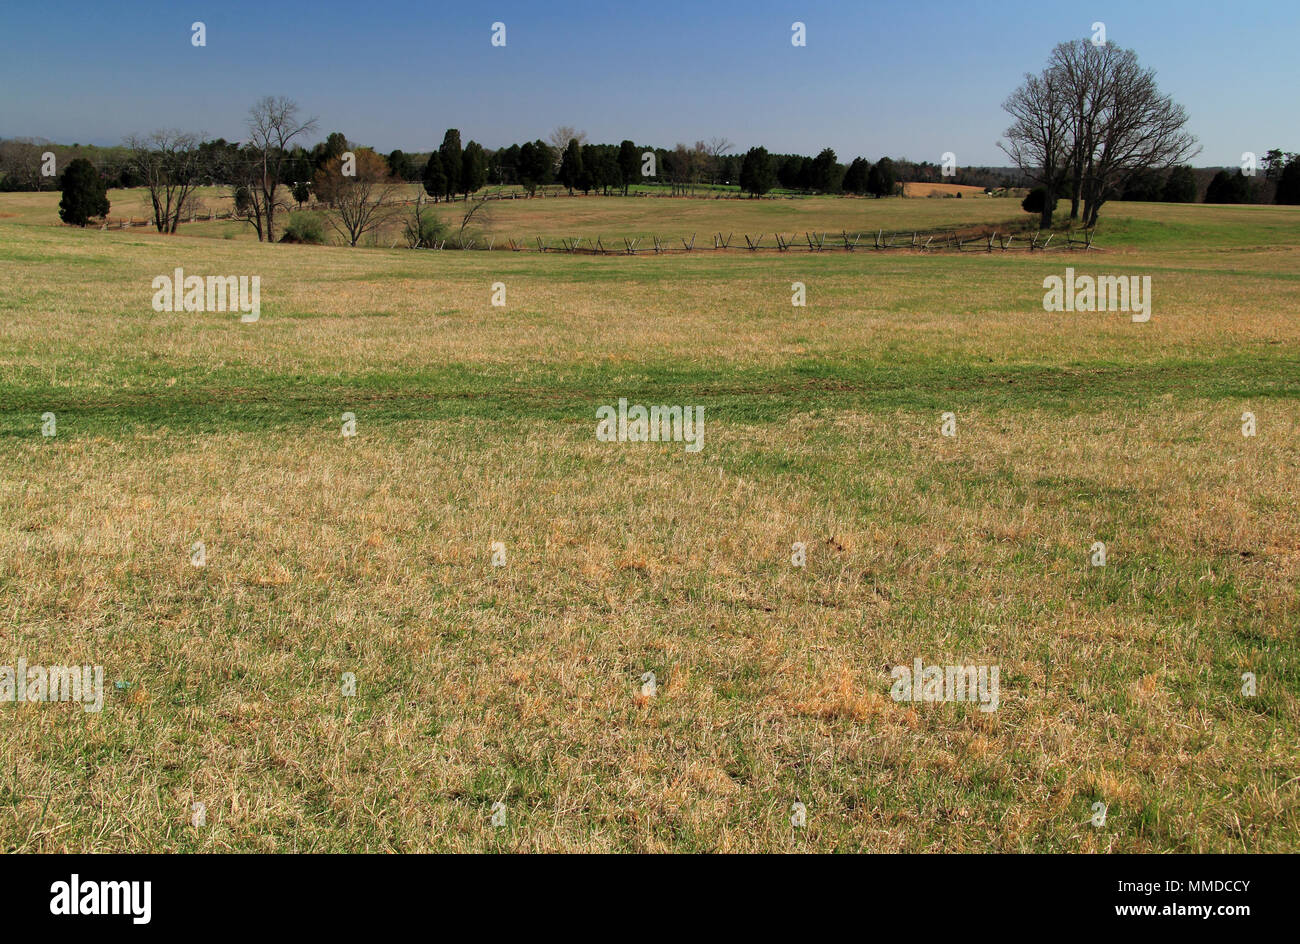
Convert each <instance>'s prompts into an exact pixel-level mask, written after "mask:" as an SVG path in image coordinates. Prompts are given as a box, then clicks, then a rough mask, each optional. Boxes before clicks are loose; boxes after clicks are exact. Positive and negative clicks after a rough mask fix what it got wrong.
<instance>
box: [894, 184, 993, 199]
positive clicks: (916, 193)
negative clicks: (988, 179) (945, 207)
mask: <svg viewBox="0 0 1300 944" xmlns="http://www.w3.org/2000/svg"><path fill="white" fill-rule="evenodd" d="M958 195H961V196H963V197H979V198H980V199H991V198H989V197H986V196H985V195H984V188H983V187H969V186H966V185H964V184H922V183H905V184H903V196H905V197H954V198H956V197H957V196H958Z"/></svg>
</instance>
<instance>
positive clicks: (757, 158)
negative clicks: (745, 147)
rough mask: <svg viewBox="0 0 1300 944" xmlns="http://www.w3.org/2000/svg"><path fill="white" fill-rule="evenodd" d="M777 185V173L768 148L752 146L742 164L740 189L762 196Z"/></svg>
mask: <svg viewBox="0 0 1300 944" xmlns="http://www.w3.org/2000/svg"><path fill="white" fill-rule="evenodd" d="M774 186H776V173H775V172H774V171H773V170H772V158H771V157H770V156H769V155H768V153H767V148H761V147H754V148H750V149H749V151H747V152H746V154H745V160H744V161H743V162H741V165H740V189H741V190H742V191H745V192H747V193H752V194H753V195H754V196H756V197H761V196H762V195H763V194H765V193H767V192H768V191H769V190H771V189H772V188H773V187H774Z"/></svg>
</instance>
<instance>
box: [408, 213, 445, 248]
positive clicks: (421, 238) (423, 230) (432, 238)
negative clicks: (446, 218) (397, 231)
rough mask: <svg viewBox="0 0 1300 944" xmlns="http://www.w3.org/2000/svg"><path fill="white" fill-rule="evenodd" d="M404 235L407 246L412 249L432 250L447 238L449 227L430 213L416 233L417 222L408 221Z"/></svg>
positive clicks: (423, 219) (421, 221) (421, 222)
mask: <svg viewBox="0 0 1300 944" xmlns="http://www.w3.org/2000/svg"><path fill="white" fill-rule="evenodd" d="M404 235H405V237H406V245H407V246H409V247H410V248H412V249H432V248H434V246H436V245H437V244H438V243H440V242H442V241H443V240H444V239H446V238H447V225H446V224H445V223H443V222H442V221H441V220H439V219H438V218H437V217H436V216H434V215H433V214H432V213H430V214H429V215H428V216H426V217H423V218H422V219H421V220H420V228H419V231H418V232H417V231H416V228H415V220H414V219H410V220H407V221H406V224H405V230H404Z"/></svg>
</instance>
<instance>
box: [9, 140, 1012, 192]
mask: <svg viewBox="0 0 1300 944" xmlns="http://www.w3.org/2000/svg"><path fill="white" fill-rule="evenodd" d="M568 132H571V129H557V130H556V132H553V133H552V134H551V135H550V136H549V139H548V140H545V141H544V140H541V139H538V140H535V141H526V142H523V143H522V144H512V145H510V146H509V147H504V148H496V149H490V148H485V147H483V146H481V145H480V144H478V143H477V142H476V141H469V142H467V143H465V144H464V145H463V146H462V145H461V141H460V132H459V131H457V130H456V129H450V130H448V131H447V133H446V135H445V136H444V139H443V143H442V145H441V146H440V147H439V148H438V149H437V150H435V151H423V152H404V151H402V150H400V149H399V150H395V151H392V152H390V153H389V154H387V155H384V158H385V160H386V162H387V164H388V167H389V170H390V172H391V173H392V175H393V176H394V177H395V178H397V179H399V180H403V181H408V182H412V183H425V184H426V190H428V191H429V192H430V193H431V194H433V195H435V196H438V197H451V196H454V195H456V194H465V193H473V192H475V191H476V190H478V189H480V188H482V187H484V186H520V187H523V188H525V189H527V190H530V191H533V190H536V189H537V188H539V187H543V186H549V185H556V184H559V185H562V186H565V187H567V188H568V189H569V190H572V191H581V192H583V193H593V192H597V193H604V194H608V193H612V192H613V193H626V192H628V191H629V190H630V188H631V187H633V186H638V185H660V186H665V187H668V188H669V190H670V192H672V193H675V194H678V193H680V194H697V193H700V192H701V191H706V190H709V189H717V188H740V187H742V170H744V165H745V160H746V158H747V157H748V158H749V159H750V163H751V170H752V171H753V172H754V173H753V174H751V175H750V176H749V177H748V178H747V179H746V182H748V183H751V184H753V186H754V187H756V188H757V189H756V190H754V191H753V192H756V193H765V192H768V191H770V190H774V189H781V190H784V191H789V192H793V193H807V194H814V193H856V194H872V193H876V194H877V195H884V194H886V193H892V192H894V190H895V184H896V183H897V182H901V181H919V182H939V181H942V182H944V183H955V184H964V185H968V186H977V187H985V188H988V189H990V190H992V189H998V188H1004V187H1016V186H1022V185H1023V183H1024V181H1023V179H1022V175H1021V174H1020V173H1019V171H1018V170H1016V169H1014V168H1005V167H1001V168H997V167H995V168H989V167H960V168H956V169H955V172H954V173H952V174H950V175H948V176H944V175H943V173H942V170H941V168H940V165H939V164H936V163H931V162H928V161H920V162H916V161H910V160H907V159H905V158H892V159H891V158H882V159H881V160H880V161H877V162H876V163H875V164H872V163H870V162H869V161H867V160H866V159H864V158H861V157H857V158H854V159H853V160H852V161H850V162H848V163H847V164H846V163H841V162H840V161H839V160H838V158H837V156H836V154H835V152H834V151H833V150H831V149H830V148H825V149H823V150H822V151H820V152H819V153H818V154H817V155H815V156H808V155H804V154H767V152H766V151H765V150H764V149H762V148H753V149H751V150H750V151H749V152H748V153H747V154H732V153H728V152H729V151H730V150H731V147H732V146H731V144H730V142H728V141H726V140H724V139H716V138H715V139H713V140H711V141H709V142H703V141H699V142H696V143H695V144H694V145H693V146H689V147H688V146H686V145H684V144H678V145H677V146H676V147H674V148H671V149H669V148H664V147H658V146H655V145H639V144H635V143H633V142H632V141H630V140H625V141H622V142H621V143H619V144H591V143H587V142H586V141H585V136H584V135H582V134H581V132H573V133H572V135H571V136H570V137H568V138H567V139H565V138H563V135H564V134H565V133H568ZM570 142H572V144H571V143H570ZM361 149H366V150H369V149H368V148H364V147H363V146H362V145H359V144H356V143H355V142H350V141H349V139H348V138H347V136H346V135H344V134H343V133H341V132H337V131H336V132H333V133H331V134H329V135H327V136H326V138H325V140H323V141H321V142H319V143H317V144H316V145H314V146H313V147H310V148H306V147H294V148H292V149H291V150H290V151H289V153H288V157H287V160H285V161H284V162H283V164H282V165H281V175H282V178H283V179H281V180H280V183H281V184H283V185H285V186H288V187H293V186H294V185H295V184H305V185H309V184H310V182H311V181H312V180H313V179H314V177H315V175H316V173H317V171H319V170H320V169H321V168H322V167H324V166H325V165H326V164H327V163H328V162H329V161H330V160H331V159H332V158H335V157H338V156H339V155H341V154H343V153H344V152H346V151H349V150H351V151H356V150H361ZM197 150H198V152H199V154H198V155H197V157H198V160H197V164H198V166H199V167H200V169H201V170H200V174H201V177H202V183H204V184H207V185H213V186H221V185H225V186H236V185H238V183H240V179H239V178H240V174H239V173H238V171H237V170H236V168H237V167H238V166H239V165H240V164H241V163H246V162H247V161H248V159H249V158H248V156H247V155H246V154H244V153H243V149H242V146H241V144H239V143H237V142H231V141H227V140H225V139H224V138H216V139H214V140H209V141H202V142H199V143H198V144H197ZM46 153H52V154H53V155H54V157H55V161H54V166H55V168H57V169H58V170H59V171H61V170H62V168H64V167H66V166H67V165H68V164H69V163H71V161H73V160H74V159H77V158H84V159H85V160H88V161H90V163H91V164H92V165H94V166H95V168H96V169H97V170H98V171H99V173H100V175H101V177H102V178H103V179H104V182H105V184H106V185H107V186H109V187H117V188H129V187H140V186H144V185H145V184H146V183H147V180H146V179H145V173H144V172H143V171H142V169H141V166H140V162H139V161H138V160H136V159H135V153H134V151H133V149H132V148H131V147H130V146H126V145H123V146H119V147H96V146H93V145H87V146H83V145H80V144H73V145H61V144H54V143H52V142H49V141H43V140H38V139H30V138H11V139H7V140H5V139H0V191H37V190H55V189H58V178H57V176H54V177H51V176H46V175H44V174H42V168H43V161H42V155H44V154H46ZM646 155H651V157H652V160H648V159H647V157H646ZM756 162H765V166H762V167H759V166H758V165H757V163H756ZM877 167H879V170H878V171H877V173H876V175H875V177H873V176H872V171H873V170H874V169H876V168H877ZM877 192H878V193H877Z"/></svg>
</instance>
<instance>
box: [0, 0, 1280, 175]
mask: <svg viewBox="0 0 1300 944" xmlns="http://www.w3.org/2000/svg"><path fill="white" fill-rule="evenodd" d="M195 21H202V22H204V23H205V24H206V27H207V46H206V47H204V48H196V47H194V46H193V45H192V44H191V39H190V37H191V30H190V25H191V24H192V23H193V22H195ZM494 21H501V22H503V23H505V25H506V45H505V47H504V48H499V47H493V46H492V45H491V43H490V39H491V31H492V24H493V22H494ZM795 21H802V22H803V23H804V24H806V29H807V45H806V46H805V47H803V48H796V47H794V46H793V45H792V44H791V42H790V37H791V24H792V23H793V22H795ZM1095 21H1102V22H1104V23H1105V24H1106V31H1107V38H1108V39H1109V40H1110V41H1111V42H1114V43H1118V44H1119V45H1123V46H1128V47H1131V48H1133V49H1135V50H1137V53H1138V56H1139V59H1140V60H1141V61H1142V63H1143V64H1144V65H1146V66H1149V67H1152V68H1154V69H1155V70H1156V72H1157V74H1158V77H1159V82H1160V86H1161V88H1162V89H1163V90H1164V91H1165V92H1167V93H1169V94H1171V95H1173V97H1174V99H1175V100H1176V101H1178V102H1179V103H1181V104H1182V105H1183V106H1184V107H1185V108H1186V109H1187V111H1188V113H1189V114H1190V116H1191V124H1190V129H1191V131H1192V133H1193V134H1195V135H1196V136H1197V137H1198V138H1199V140H1200V142H1201V144H1202V145H1203V148H1204V149H1203V151H1202V153H1201V154H1200V156H1199V157H1197V158H1196V159H1195V160H1194V161H1193V163H1195V164H1198V165H1235V164H1237V163H1238V162H1239V161H1240V157H1241V152H1242V151H1256V152H1258V153H1263V152H1264V151H1265V150H1267V149H1268V148H1270V147H1280V148H1282V149H1283V150H1289V151H1300V66H1298V64H1297V50H1296V45H1297V41H1298V40H1300V0H1257V2H1255V3H1252V4H1249V5H1247V4H1245V3H1239V4H1230V3H1223V2H1217V3H1210V2H1204V0H1126V2H1111V0H1097V2H1091V0H1083V2H1080V0H1073V2H1062V0H997V2H988V3H979V2H974V0H966V2H960V3H958V2H949V0H926V2H912V3H909V2H903V0H895V2H890V3H880V2H877V0H855V2H838V3H831V2H822V0H794V2H771V0H743V2H731V0H696V2H691V3H684V2H678V0H656V2H649V0H646V2H637V0H604V2H592V3H583V2H563V0H544V2H528V3H518V2H503V0H487V2H485V3H479V2H477V0H471V2H468V3H466V2H457V3H440V2H408V0H385V2H382V3H364V2H358V0H348V2H338V0H313V2H311V3H297V2H277V0H260V2H247V0H180V2H178V0H168V2H144V0H97V2H84V0H71V2H63V3H57V4H51V3H39V2H31V3H28V2H19V0H2V2H0V137H14V136H38V137H44V138H48V139H50V140H53V141H57V142H59V143H63V144H71V143H74V142H80V143H82V144H87V143H94V144H116V143H119V142H120V141H121V139H122V138H123V137H125V136H126V135H129V134H132V133H141V132H148V131H151V130H153V129H155V128H162V127H174V128H179V129H181V130H185V131H195V132H202V133H205V134H206V135H207V136H209V137H217V136H220V137H225V138H227V139H229V140H239V139H241V138H242V137H243V122H244V116H245V114H246V113H247V110H248V107H249V106H250V105H251V104H252V103H253V102H254V101H255V100H257V99H258V98H260V97H261V96H263V95H285V96H288V97H290V98H293V99H295V100H296V101H298V102H299V103H300V104H301V106H302V107H303V109H304V111H306V112H307V113H308V114H310V115H316V116H318V117H319V119H320V125H319V133H318V134H317V135H316V136H313V142H314V140H316V139H318V138H323V137H324V136H325V134H326V133H328V132H329V131H334V130H337V131H342V132H344V133H345V134H346V135H347V136H348V138H349V139H351V140H353V141H356V142H359V143H361V144H366V145H370V146H373V147H375V148H376V149H378V150H380V151H383V152H387V151H389V150H391V149H393V148H397V147H400V148H402V149H404V150H407V151H422V150H428V149H430V148H432V147H435V146H436V145H437V144H438V143H439V142H440V141H441V140H442V133H443V131H444V129H446V128H448V127H455V128H459V129H460V131H461V138H462V140H465V141H468V140H470V139H471V138H472V139H474V140H477V141H479V142H480V143H482V144H483V145H485V146H487V147H500V146H503V145H507V144H510V143H513V142H518V141H523V140H529V139H533V138H538V137H543V138H544V137H545V136H546V135H547V133H548V132H549V131H550V130H551V129H552V128H554V127H555V126H557V125H571V126H573V127H575V128H579V129H582V130H585V131H586V132H587V134H588V137H589V139H590V140H593V141H600V142H611V143H617V142H618V141H620V140H622V139H623V138H631V139H633V140H634V141H635V142H636V143H637V144H654V145H659V146H666V147H672V146H673V144H675V143H676V142H678V141H681V142H685V143H687V144H690V143H692V142H694V141H695V140H697V139H706V138H710V137H713V136H722V137H726V138H729V139H731V141H733V142H734V143H735V144H736V146H737V150H738V151H743V150H744V149H746V148H748V147H750V146H751V145H755V144H762V145H764V146H766V147H767V148H768V150H769V151H773V152H787V151H794V152H799V153H815V152H817V151H818V150H820V149H821V148H823V147H832V148H834V149H835V152H836V154H837V155H838V157H839V159H840V160H841V161H844V162H847V161H848V160H850V159H851V158H853V157H855V156H859V155H861V156H863V157H867V158H869V159H871V160H875V159H878V158H879V157H880V156H882V155H885V154H889V155H891V156H894V157H907V158H911V159H913V160H932V161H935V162H938V161H939V160H940V157H941V155H942V154H943V152H945V151H952V152H954V153H955V154H956V156H957V160H958V163H960V164H965V165H979V164H997V165H1002V164H1005V163H1006V159H1005V156H1004V155H1003V154H1002V153H1001V151H999V150H998V149H997V141H998V140H999V138H1000V137H1001V133H1002V131H1003V129H1004V128H1005V127H1006V124H1007V120H1006V116H1005V114H1004V113H1003V112H1002V110H1001V107H1000V106H1001V103H1002V101H1003V100H1004V99H1005V98H1006V96H1007V94H1008V93H1009V92H1011V91H1012V90H1013V89H1014V88H1015V86H1016V85H1017V84H1018V83H1019V81H1020V79H1021V77H1022V75H1023V73H1025V72H1027V71H1038V70H1039V69H1040V68H1041V67H1042V65H1043V63H1044V61H1045V60H1046V58H1047V55H1048V53H1049V52H1050V50H1051V48H1052V46H1053V45H1055V44H1056V43H1057V42H1060V41H1063V40H1067V39H1072V38H1080V37H1086V36H1089V35H1091V33H1092V24H1093V23H1094V22H1095ZM309 143H312V142H309Z"/></svg>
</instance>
